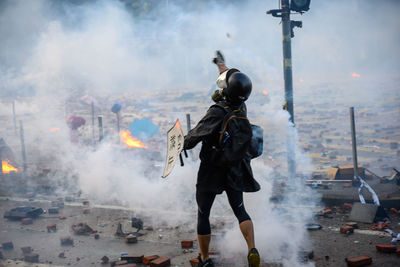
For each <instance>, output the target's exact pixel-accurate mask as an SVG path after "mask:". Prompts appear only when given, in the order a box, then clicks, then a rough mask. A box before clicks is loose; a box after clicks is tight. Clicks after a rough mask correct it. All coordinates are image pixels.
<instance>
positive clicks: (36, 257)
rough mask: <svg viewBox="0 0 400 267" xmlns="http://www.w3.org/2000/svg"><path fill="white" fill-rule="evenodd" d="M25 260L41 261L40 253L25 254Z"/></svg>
mask: <svg viewBox="0 0 400 267" xmlns="http://www.w3.org/2000/svg"><path fill="white" fill-rule="evenodd" d="M24 261H26V262H35V263H37V262H39V254H36V253H35V254H33V253H32V254H26V255H25V256H24Z"/></svg>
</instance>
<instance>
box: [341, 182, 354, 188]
mask: <svg viewBox="0 0 400 267" xmlns="http://www.w3.org/2000/svg"><path fill="white" fill-rule="evenodd" d="M343 187H344V188H350V187H352V184H350V183H344V184H343Z"/></svg>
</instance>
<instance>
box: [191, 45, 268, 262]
mask: <svg viewBox="0 0 400 267" xmlns="http://www.w3.org/2000/svg"><path fill="white" fill-rule="evenodd" d="M213 62H214V63H215V64H216V65H217V66H218V70H219V72H220V76H219V77H218V79H217V85H218V86H219V87H220V88H221V89H220V90H217V91H215V92H214V93H213V94H212V99H213V101H214V102H216V104H214V105H212V106H211V107H210V108H209V109H208V111H207V113H206V115H205V116H204V117H203V118H202V119H201V120H200V121H199V123H198V124H197V125H196V127H195V128H193V129H192V130H190V131H189V132H188V134H187V135H186V136H185V142H184V149H192V148H194V147H195V146H196V145H197V144H198V143H199V142H200V141H201V142H202V147H201V151H200V160H201V163H200V167H199V171H198V176H197V184H196V201H197V206H198V220H197V234H198V241H199V246H200V255H199V258H198V259H199V264H198V267H201V266H207V267H211V266H214V264H213V262H212V260H211V259H210V258H209V255H208V250H209V244H210V241H211V227H210V221H209V216H210V211H211V207H212V205H213V202H214V199H215V197H216V195H218V194H221V193H223V191H225V192H226V195H227V197H228V201H229V204H230V206H231V208H232V210H233V213H234V214H235V216H236V218H237V219H238V222H239V227H240V231H241V232H242V234H243V237H244V239H245V240H246V243H247V247H248V256H247V259H248V262H249V266H250V267H259V266H260V255H259V253H258V251H257V249H256V248H255V240H254V228H253V223H252V221H251V219H250V216H249V215H248V214H247V212H246V209H245V207H244V203H243V192H256V191H258V190H260V185H259V184H258V183H257V181H256V180H255V179H254V177H253V172H252V169H251V166H250V159H251V156H250V155H249V156H246V157H244V158H242V159H241V160H240V161H239V162H238V163H237V164H235V165H229V164H224V163H222V164H221V162H220V159H221V154H220V153H221V151H220V150H218V140H219V138H220V132H221V126H222V124H223V123H224V121H225V116H226V115H227V112H229V111H227V110H231V111H232V110H234V111H240V112H241V113H240V114H244V115H242V116H244V117H246V120H247V116H246V114H247V111H246V105H245V103H244V102H245V101H246V100H247V98H248V97H249V96H250V93H251V89H252V84H251V80H250V79H249V77H247V76H246V75H245V74H244V73H242V72H240V71H239V70H237V69H228V68H227V66H226V65H225V60H224V57H223V56H222V54H221V52H219V51H217V52H216V57H215V58H214V59H213Z"/></svg>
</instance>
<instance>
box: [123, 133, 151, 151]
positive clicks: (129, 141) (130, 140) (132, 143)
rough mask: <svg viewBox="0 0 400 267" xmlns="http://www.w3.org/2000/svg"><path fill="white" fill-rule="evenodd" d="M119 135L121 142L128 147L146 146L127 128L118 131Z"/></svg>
mask: <svg viewBox="0 0 400 267" xmlns="http://www.w3.org/2000/svg"><path fill="white" fill-rule="evenodd" d="M119 135H120V137H121V140H122V142H124V143H125V144H126V145H127V146H129V147H141V148H147V146H145V145H144V144H143V143H142V142H141V141H139V140H137V139H136V138H135V137H133V136H132V134H131V132H130V131H129V130H126V131H123V132H120V133H119Z"/></svg>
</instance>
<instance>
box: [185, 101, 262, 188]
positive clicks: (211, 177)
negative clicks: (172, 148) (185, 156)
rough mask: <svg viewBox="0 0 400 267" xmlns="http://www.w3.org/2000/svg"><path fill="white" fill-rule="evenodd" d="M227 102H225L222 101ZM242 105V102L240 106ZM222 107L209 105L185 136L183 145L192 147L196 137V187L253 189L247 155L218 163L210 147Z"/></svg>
mask: <svg viewBox="0 0 400 267" xmlns="http://www.w3.org/2000/svg"><path fill="white" fill-rule="evenodd" d="M224 104H226V105H229V104H228V103H224ZM240 108H242V109H244V110H245V109H246V106H245V104H244V103H243V104H242V106H241V107H240ZM225 114H226V111H225V110H223V109H222V108H221V107H218V106H217V105H213V106H211V107H210V108H209V109H208V111H207V113H206V115H205V116H204V117H203V118H202V119H201V120H200V121H199V123H198V124H197V125H196V127H195V128H193V129H192V130H191V131H189V133H188V134H187V135H186V136H185V143H184V148H185V149H192V148H194V147H195V146H196V145H197V144H198V143H199V142H200V141H201V142H202V147H201V151H200V160H201V163H200V168H199V172H198V175H197V185H196V186H197V190H198V191H207V192H214V193H218V194H220V193H222V192H223V191H224V190H235V191H242V192H256V191H258V190H260V185H259V184H258V183H257V181H256V180H255V179H254V177H253V171H252V170H251V166H250V158H248V159H243V160H242V161H241V162H240V163H239V164H238V165H235V166H221V165H220V164H216V162H218V153H217V152H216V150H215V149H214V148H213V147H216V146H217V142H218V137H219V131H220V129H221V124H222V121H223V119H224V116H225Z"/></svg>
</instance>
